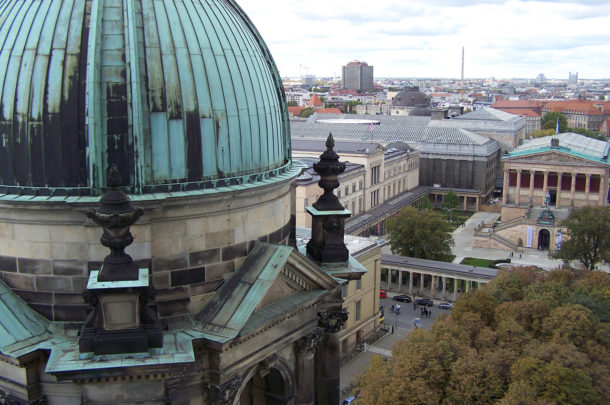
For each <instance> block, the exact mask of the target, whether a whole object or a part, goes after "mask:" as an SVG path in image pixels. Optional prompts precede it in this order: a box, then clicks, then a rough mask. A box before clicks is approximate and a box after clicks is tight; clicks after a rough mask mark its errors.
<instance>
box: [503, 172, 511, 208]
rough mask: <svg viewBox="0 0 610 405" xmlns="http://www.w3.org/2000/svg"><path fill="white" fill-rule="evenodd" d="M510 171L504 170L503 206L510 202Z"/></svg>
mask: <svg viewBox="0 0 610 405" xmlns="http://www.w3.org/2000/svg"><path fill="white" fill-rule="evenodd" d="M509 173H510V172H509V171H508V169H504V184H503V185H502V204H506V203H507V202H508V185H509V182H508V178H509Z"/></svg>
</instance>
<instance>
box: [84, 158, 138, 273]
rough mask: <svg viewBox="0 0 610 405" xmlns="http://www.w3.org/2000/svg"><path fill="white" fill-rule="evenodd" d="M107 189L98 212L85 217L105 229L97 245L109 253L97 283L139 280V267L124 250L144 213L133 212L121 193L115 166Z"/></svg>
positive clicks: (92, 212)
mask: <svg viewBox="0 0 610 405" xmlns="http://www.w3.org/2000/svg"><path fill="white" fill-rule="evenodd" d="M108 187H109V189H108V190H107V191H106V192H105V193H104V195H103V196H102V199H101V200H100V203H101V204H100V209H99V210H98V211H96V210H91V211H89V212H88V213H87V216H88V217H89V218H91V219H92V220H93V221H94V222H95V223H96V224H98V225H100V226H102V227H103V228H104V233H103V234H102V238H101V239H100V241H101V242H102V245H104V246H106V247H107V248H109V249H110V254H109V255H108V256H106V257H105V258H104V265H103V266H102V269H101V270H100V274H99V277H98V279H99V281H124V280H137V279H138V272H139V270H138V266H137V265H136V264H135V263H134V262H133V259H132V258H131V256H129V255H128V254H127V253H125V248H126V247H127V246H129V245H131V243H132V242H133V235H132V234H131V232H130V226H131V225H133V224H134V223H135V222H136V221H137V220H138V219H139V218H140V217H141V216H142V214H143V213H144V211H143V210H142V209H141V208H133V207H132V206H131V203H130V201H129V197H128V196H127V194H125V193H124V192H123V190H121V177H120V175H119V171H118V168H117V167H116V165H112V168H111V169H110V171H109V173H108Z"/></svg>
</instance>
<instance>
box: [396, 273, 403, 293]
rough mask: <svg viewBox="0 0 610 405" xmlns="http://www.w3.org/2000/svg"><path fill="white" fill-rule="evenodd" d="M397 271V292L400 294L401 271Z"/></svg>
mask: <svg viewBox="0 0 610 405" xmlns="http://www.w3.org/2000/svg"><path fill="white" fill-rule="evenodd" d="M397 271H398V288H397V291H398V292H399V293H400V290H402V270H397Z"/></svg>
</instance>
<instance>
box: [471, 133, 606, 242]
mask: <svg viewBox="0 0 610 405" xmlns="http://www.w3.org/2000/svg"><path fill="white" fill-rule="evenodd" d="M609 152H610V144H609V143H607V142H603V141H598V140H596V139H592V138H588V137H585V136H583V135H579V134H574V133H564V134H559V135H557V136H547V137H543V138H538V139H532V140H529V141H526V142H525V143H524V144H523V145H521V146H519V147H518V148H516V149H515V150H513V151H512V152H511V153H509V154H507V155H505V156H504V157H503V158H502V163H503V165H504V184H503V197H502V198H503V199H502V211H501V213H502V214H501V215H502V223H500V224H499V225H498V224H497V225H496V226H494V227H493V228H487V227H483V228H480V229H478V230H477V231H478V232H477V233H475V246H478V247H489V248H499V249H507V250H515V249H520V248H533V249H541V250H547V249H548V250H555V249H557V248H559V247H560V245H561V241H562V239H563V235H564V232H565V228H564V227H563V226H562V225H561V221H562V220H563V219H566V218H567V217H568V215H569V212H570V210H571V209H572V208H574V207H582V206H585V205H601V206H605V205H607V203H608V176H609V175H610V162H609V161H608V154H609Z"/></svg>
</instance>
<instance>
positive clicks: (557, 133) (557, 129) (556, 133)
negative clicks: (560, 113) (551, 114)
mask: <svg viewBox="0 0 610 405" xmlns="http://www.w3.org/2000/svg"><path fill="white" fill-rule="evenodd" d="M555 135H559V117H557V126H556V127H555Z"/></svg>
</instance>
